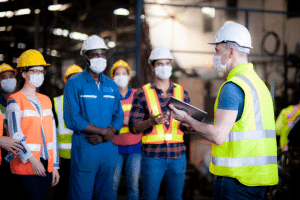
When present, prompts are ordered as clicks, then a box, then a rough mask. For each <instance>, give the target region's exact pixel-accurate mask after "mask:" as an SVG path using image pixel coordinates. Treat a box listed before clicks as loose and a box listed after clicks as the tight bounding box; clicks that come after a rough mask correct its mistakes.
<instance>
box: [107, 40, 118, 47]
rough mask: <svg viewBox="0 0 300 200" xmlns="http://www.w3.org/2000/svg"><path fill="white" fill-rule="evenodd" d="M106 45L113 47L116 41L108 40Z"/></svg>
mask: <svg viewBox="0 0 300 200" xmlns="http://www.w3.org/2000/svg"><path fill="white" fill-rule="evenodd" d="M107 46H108V47H109V48H114V47H115V46H116V43H115V42H113V41H109V42H108V43H107Z"/></svg>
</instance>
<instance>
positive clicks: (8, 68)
mask: <svg viewBox="0 0 300 200" xmlns="http://www.w3.org/2000/svg"><path fill="white" fill-rule="evenodd" d="M7 71H12V72H14V73H15V75H16V74H17V70H15V69H14V68H12V66H10V65H9V64H6V63H3V64H2V65H0V74H1V73H3V72H7Z"/></svg>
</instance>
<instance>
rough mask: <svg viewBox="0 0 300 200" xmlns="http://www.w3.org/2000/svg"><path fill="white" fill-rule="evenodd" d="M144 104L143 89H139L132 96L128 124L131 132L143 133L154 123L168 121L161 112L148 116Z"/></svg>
mask: <svg viewBox="0 0 300 200" xmlns="http://www.w3.org/2000/svg"><path fill="white" fill-rule="evenodd" d="M146 104H147V103H146V97H145V93H144V91H143V89H139V90H138V91H137V92H136V93H135V94H134V97H133V101H132V108H131V110H130V117H129V124H128V127H129V130H130V132H131V133H133V134H140V133H143V132H144V131H145V130H147V129H149V128H151V127H153V126H154V125H157V124H164V123H166V122H168V117H167V116H165V115H162V114H160V115H156V116H155V115H150V116H149V111H148V109H147V108H146ZM148 116H149V117H148Z"/></svg>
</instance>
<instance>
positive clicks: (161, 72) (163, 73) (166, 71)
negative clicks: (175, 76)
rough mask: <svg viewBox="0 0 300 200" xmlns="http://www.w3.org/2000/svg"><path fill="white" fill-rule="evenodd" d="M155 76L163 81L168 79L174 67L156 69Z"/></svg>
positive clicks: (166, 66)
mask: <svg viewBox="0 0 300 200" xmlns="http://www.w3.org/2000/svg"><path fill="white" fill-rule="evenodd" d="M155 75H156V76H157V77H159V78H161V79H168V78H170V77H171V75H172V67H171V66H168V65H164V66H159V67H156V68H155Z"/></svg>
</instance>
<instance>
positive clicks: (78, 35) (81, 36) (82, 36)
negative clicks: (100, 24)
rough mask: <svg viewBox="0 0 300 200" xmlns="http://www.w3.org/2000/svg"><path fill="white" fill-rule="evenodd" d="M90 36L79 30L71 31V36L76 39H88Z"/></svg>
mask: <svg viewBox="0 0 300 200" xmlns="http://www.w3.org/2000/svg"><path fill="white" fill-rule="evenodd" d="M88 37H89V36H88V35H87V34H85V33H79V32H72V33H70V38H72V39H74V40H82V41H84V40H86V39H87V38H88Z"/></svg>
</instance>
